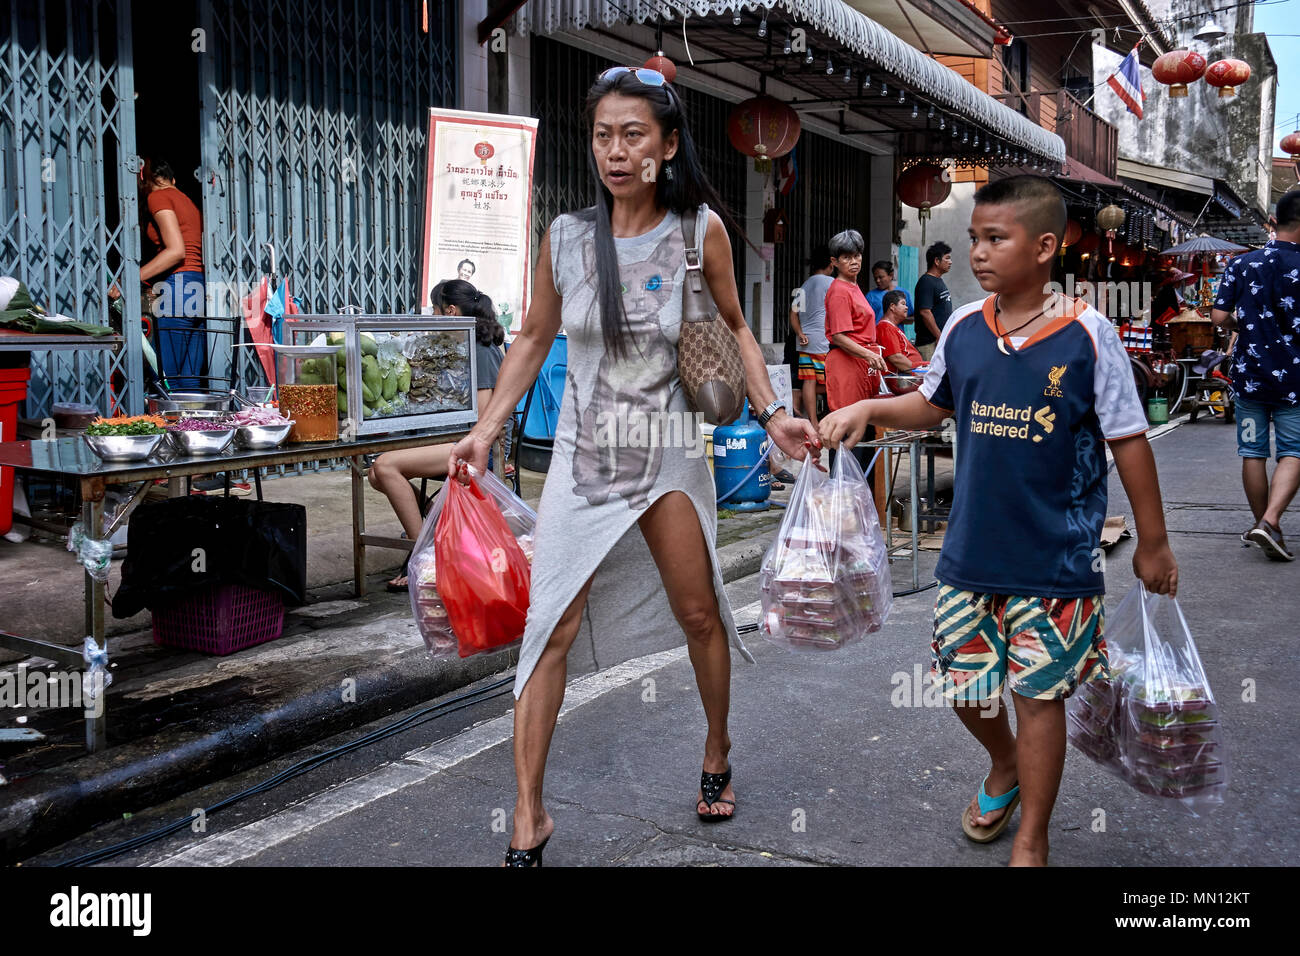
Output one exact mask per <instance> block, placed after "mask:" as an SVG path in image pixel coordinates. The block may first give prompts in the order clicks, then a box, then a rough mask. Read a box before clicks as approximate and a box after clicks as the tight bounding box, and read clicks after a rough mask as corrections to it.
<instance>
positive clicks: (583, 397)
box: [451, 67, 816, 866]
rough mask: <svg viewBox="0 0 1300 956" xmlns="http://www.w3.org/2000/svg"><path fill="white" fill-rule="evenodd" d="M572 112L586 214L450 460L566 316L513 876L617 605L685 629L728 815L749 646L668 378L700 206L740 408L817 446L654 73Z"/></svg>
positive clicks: (536, 856)
mask: <svg viewBox="0 0 1300 956" xmlns="http://www.w3.org/2000/svg"><path fill="white" fill-rule="evenodd" d="M584 115H585V119H586V125H587V128H588V130H589V131H590V134H591V139H590V147H591V148H590V152H589V154H588V164H589V167H590V169H591V172H592V175H593V176H595V177H596V179H597V181H598V183H599V188H598V189H597V199H596V205H595V206H594V207H591V208H589V209H585V210H582V211H581V212H578V213H573V214H568V215H562V216H559V217H558V218H557V219H556V220H555V221H554V222H553V223H552V224H551V227H550V229H549V231H548V233H547V236H546V238H544V239H543V241H542V243H541V248H540V251H539V255H538V262H537V272H536V275H535V278H534V301H533V305H532V308H531V309H530V310H529V314H528V318H527V321H526V322H525V323H524V327H523V330H522V332H521V333H520V335H519V336H518V337H517V338H516V339H515V341H514V343H513V344H512V345H511V348H510V351H509V353H507V355H506V360H505V362H504V363H503V364H502V366H501V374H500V375H499V376H498V379H497V390H496V393H495V394H494V395H493V398H492V403H491V405H490V406H489V408H488V409H487V411H486V413H484V414H482V415H481V417H480V419H479V422H478V424H477V425H476V426H475V428H474V430H473V431H472V432H471V433H470V434H469V436H468V437H466V438H464V439H462V440H461V441H460V442H459V443H457V445H456V447H455V448H454V449H453V450H452V461H451V467H452V469H453V473H455V471H456V469H457V467H458V465H459V463H460V462H462V461H464V462H467V463H468V464H471V465H473V466H474V467H476V468H478V469H480V470H481V469H483V468H484V467H485V465H486V463H487V454H488V445H489V443H490V442H491V440H492V439H493V438H494V437H495V436H496V435H497V434H498V433H499V431H500V429H501V426H502V424H503V423H504V422H505V420H506V418H507V417H509V415H510V412H511V410H512V409H513V408H514V407H515V405H516V404H517V403H518V401H519V399H520V397H521V396H522V395H523V394H524V391H525V389H526V388H527V387H528V385H529V384H530V383H531V382H532V381H533V379H534V378H535V377H536V375H537V373H538V371H539V370H540V368H541V366H542V362H543V360H544V359H545V357H546V355H547V353H548V352H549V350H550V347H551V343H552V341H553V339H554V338H555V335H556V332H557V331H558V330H559V328H560V325H561V322H562V323H563V326H564V330H565V332H566V334H567V335H568V347H569V370H568V381H567V383H566V386H565V390H564V401H563V404H562V407H561V410H560V419H559V424H558V426H557V428H556V435H555V444H554V451H553V454H552V458H551V467H550V470H549V471H548V473H547V477H546V485H545V488H544V490H543V492H542V500H541V504H540V506H539V509H538V526H537V535H536V551H535V554H534V560H533V572H532V574H533V576H532V605H531V607H530V608H529V611H528V624H527V627H526V629H525V632H524V640H523V647H522V649H521V651H520V655H519V667H518V671H517V675H516V678H515V696H516V697H517V698H518V704H517V706H516V708H515V776H516V779H517V785H518V796H517V798H516V802H515V815H514V834H513V837H512V839H511V843H510V848H509V849H508V850H507V851H506V861H505V862H506V864H507V865H510V866H532V865H540V864H541V862H542V849H543V847H545V845H546V841H547V840H549V839H550V836H551V833H552V831H553V830H554V827H555V825H554V823H553V822H552V820H551V817H550V815H549V814H547V812H546V809H545V807H544V806H543V803H542V779H543V775H544V773H545V768H546V756H547V753H548V751H549V750H550V744H551V735H552V733H553V731H554V729H555V721H556V717H557V716H558V714H559V710H560V704H561V701H562V700H563V698H564V684H565V658H566V655H567V654H568V651H569V647H570V646H571V645H572V644H573V641H574V639H575V638H576V637H577V636H578V634H579V631H580V630H583V631H585V632H588V633H589V631H590V628H591V627H592V623H591V622H593V621H594V622H597V623H598V624H600V625H601V626H603V627H609V626H613V625H615V624H616V623H617V624H624V623H629V622H628V621H627V618H626V614H627V609H629V608H637V618H636V624H637V626H638V628H640V629H644V630H645V631H647V632H650V633H658V632H662V631H664V630H667V631H669V632H673V631H680V632H681V633H683V634H684V635H685V639H686V644H687V648H688V650H689V653H690V658H691V663H692V665H693V666H694V668H695V679H696V684H697V686H698V688H699V692H700V698H701V700H702V702H703V704H704V712H705V717H706V719H707V722H708V729H707V733H706V735H705V739H704V754H703V773H702V775H701V779H700V790H699V796H698V798H697V800H696V802H695V803H694V804H693V807H694V809H695V811H696V812H697V813H698V814H699V816H700V818H701V819H703V820H708V821H716V820H721V819H725V818H727V817H729V816H730V815H731V814H732V813H733V812H734V809H735V800H736V796H735V793H734V792H733V790H732V787H731V782H730V779H731V767H730V763H729V761H728V753H729V751H730V749H731V739H730V737H729V736H728V733H727V713H728V709H729V703H730V683H731V657H730V650H729V648H728V639H730V641H731V642H732V643H733V644H735V646H736V647H737V648H738V649H739V650H740V652H741V653H742V654H744V655H745V657H746V658H749V652H748V651H747V650H745V647H744V645H743V644H742V643H741V642H740V639H739V637H738V636H737V635H736V629H735V625H734V623H733V622H732V618H731V609H730V607H729V606H728V604H727V599H726V593H725V591H724V590H723V582H722V576H721V573H720V570H719V567H718V560H717V555H716V554H715V553H714V534H715V529H716V520H717V511H716V504H715V500H714V498H715V493H714V488H713V482H712V480H711V478H710V475H709V470H708V466H707V464H706V463H705V461H704V458H703V457H702V456H701V455H700V453H699V448H700V447H701V446H700V445H699V443H698V439H699V434H698V430H697V429H698V425H697V421H696V418H695V416H694V415H693V414H692V413H690V411H689V409H688V407H687V403H686V398H685V395H684V394H683V392H682V386H681V382H680V380H679V378H678V374H677V349H676V346H677V338H678V332H679V329H680V325H681V312H682V288H683V282H684V278H685V275H686V262H685V258H684V254H683V253H684V241H683V238H682V230H681V217H682V216H686V215H690V216H694V215H695V213H696V209H697V208H698V206H699V205H700V204H701V203H708V204H709V206H710V207H712V209H713V210H716V211H717V212H710V214H709V218H708V227H707V230H706V232H705V234H704V235H703V236H697V242H698V243H699V244H700V246H701V247H702V252H703V271H704V277H705V279H706V281H707V282H708V285H709V288H710V290H711V291H712V294H713V297H714V299H715V301H716V303H717V305H718V308H719V311H720V312H721V314H722V316H723V317H724V318H725V320H726V322H727V324H728V325H729V326H730V327H731V329H732V331H733V332H734V333H735V335H736V337H737V339H738V340H739V344H740V349H741V354H742V355H743V357H744V361H745V371H746V375H747V378H748V390H749V399H750V402H751V404H752V405H753V407H754V408H755V409H761V410H763V412H764V416H765V417H764V421H765V423H766V427H767V429H768V432H769V434H770V435H771V436H772V438H773V440H774V441H775V442H776V444H777V445H778V446H779V447H780V448H781V449H782V450H783V451H784V452H785V453H786V454H788V455H790V456H791V457H794V458H803V456H804V443H805V442H811V443H815V442H816V435H815V432H814V431H813V429H812V428H811V426H809V425H808V423H806V422H803V421H800V420H797V419H795V418H793V417H792V416H790V415H788V414H787V413H786V412H785V411H784V410H783V409H782V407H781V406H780V405H778V404H777V403H776V402H774V401H773V393H772V388H771V385H770V383H769V382H768V378H767V372H766V369H765V367H764V362H763V356H762V353H761V351H760V350H759V348H758V344H757V343H756V342H755V341H754V337H753V335H752V333H751V332H750V331H749V328H748V326H747V325H746V324H745V319H744V315H743V313H742V312H741V308H740V300H739V297H738V296H737V293H736V283H735V277H734V275H733V273H732V260H731V242H730V240H729V239H728V237H727V232H726V230H725V228H724V226H723V219H722V218H720V217H719V215H718V212H720V211H722V208H723V207H722V203H721V201H720V200H719V198H718V195H717V192H716V191H715V190H714V188H713V187H712V186H711V185H710V184H709V183H708V181H707V180H706V179H705V177H704V174H703V172H702V170H701V169H700V165H699V160H698V158H697V156H696V152H695V146H694V143H693V141H692V138H691V134H690V131H689V129H688V127H687V122H686V117H685V115H684V110H683V106H682V102H681V99H680V98H679V97H678V95H677V93H676V91H675V90H674V89H673V88H672V86H671V85H669V84H668V83H667V81H666V80H665V79H664V77H663V75H662V74H660V73H658V72H656V71H654V70H648V69H644V68H640V69H634V68H630V67H614V68H612V69H610V70H606V71H605V72H604V73H602V74H601V75H600V76H599V77H598V78H597V80H596V83H595V85H593V86H592V88H591V90H590V91H589V92H588V94H587V100H586V109H585V114H584ZM723 214H724V215H725V213H723ZM629 425H630V426H631V427H629ZM654 432H657V434H654V435H653V437H650V434H649V433H654ZM749 659H751V660H752V658H749Z"/></svg>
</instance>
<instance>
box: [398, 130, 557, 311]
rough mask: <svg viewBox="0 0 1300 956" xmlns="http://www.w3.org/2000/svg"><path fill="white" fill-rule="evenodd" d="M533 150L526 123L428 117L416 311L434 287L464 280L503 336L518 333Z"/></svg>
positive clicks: (524, 296) (526, 274) (526, 273)
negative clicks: (487, 303)
mask: <svg viewBox="0 0 1300 956" xmlns="http://www.w3.org/2000/svg"><path fill="white" fill-rule="evenodd" d="M536 146H537V120H536V119H534V118H533V117H529V116H505V115H502V114H498V113H470V112H465V111H462V110H444V109H431V110H429V168H428V172H427V175H426V179H425V190H424V196H425V200H424V253H423V261H422V265H421V290H420V302H421V305H423V306H428V305H429V291H430V290H431V289H432V288H433V287H434V286H435V285H437V284H438V283H439V282H441V281H442V280H444V279H456V278H460V279H466V280H468V281H469V282H472V283H473V284H474V286H475V287H476V288H477V289H478V290H479V291H480V292H483V293H485V294H486V295H488V296H490V297H491V298H492V302H493V304H494V306H495V307H496V311H497V318H498V319H499V320H500V322H501V324H502V325H504V326H505V327H506V329H507V330H508V331H509V332H510V333H511V334H514V333H516V332H518V331H519V329H520V328H521V327H522V325H523V322H524V319H525V317H526V316H527V314H528V298H529V290H530V278H531V272H532V270H531V269H530V263H529V248H530V241H531V235H532V205H533V204H532V198H533V157H534V155H535V152H536Z"/></svg>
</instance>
